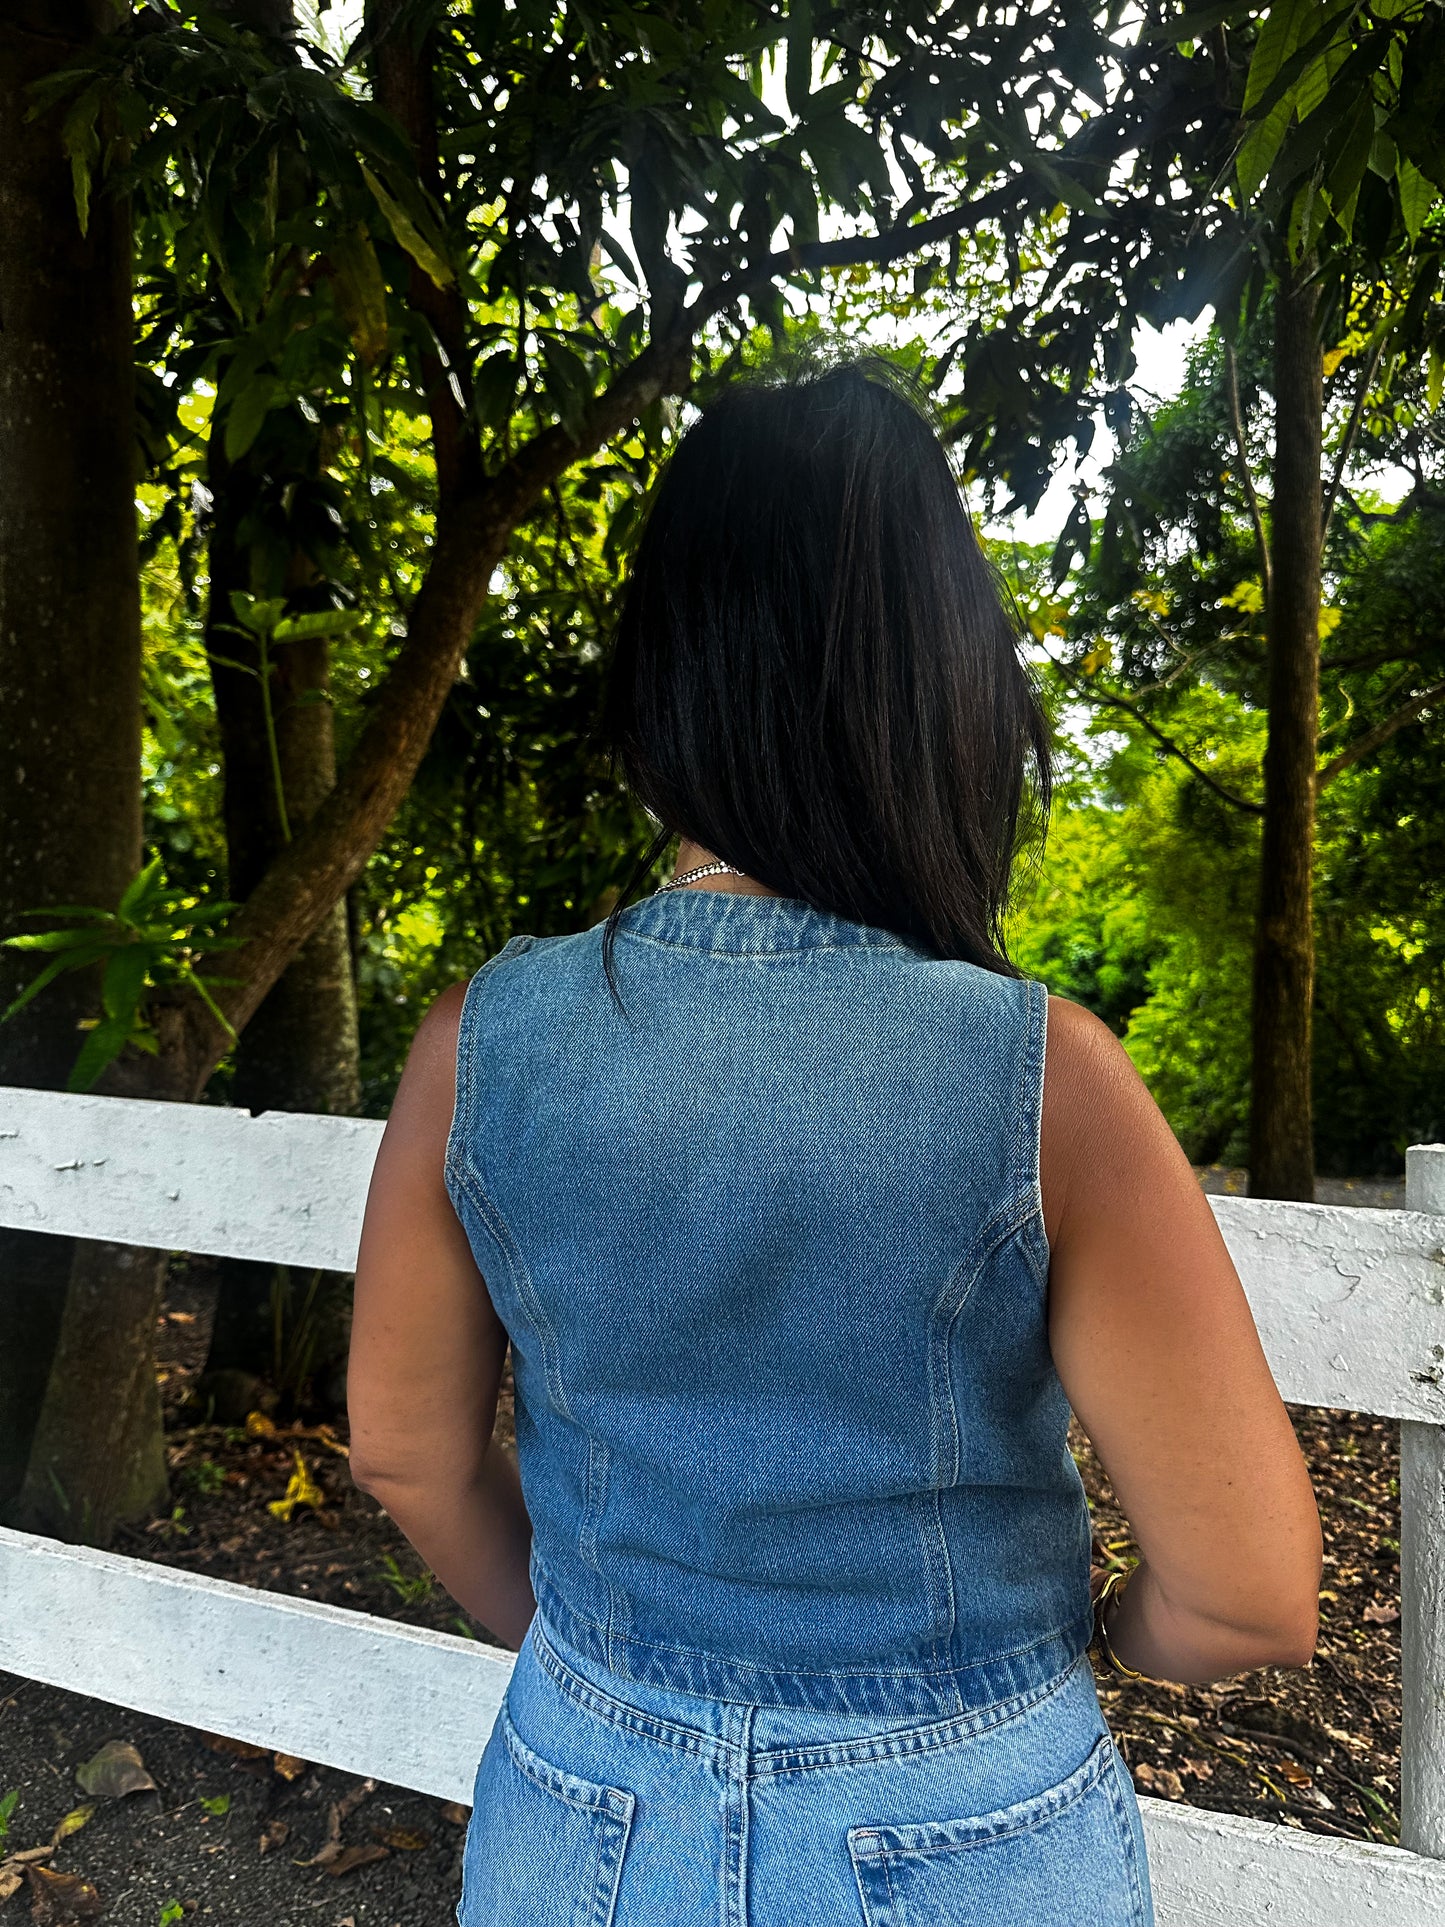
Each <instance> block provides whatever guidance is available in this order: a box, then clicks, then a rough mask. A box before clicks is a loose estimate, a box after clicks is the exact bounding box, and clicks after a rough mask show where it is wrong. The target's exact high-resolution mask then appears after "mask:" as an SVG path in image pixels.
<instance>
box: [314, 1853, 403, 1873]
mask: <svg viewBox="0 0 1445 1927" xmlns="http://www.w3.org/2000/svg"><path fill="white" fill-rule="evenodd" d="M389 1857H390V1856H389V1855H388V1853H387V1850H386V1848H385V1847H342V1848H341V1849H340V1851H339V1852H338V1853H337V1854H336V1855H335V1856H334V1857H333V1858H331V1859H327V1860H321V1859H320V1857H319V1856H318V1864H319V1865H320V1866H321V1867H322V1868H323V1869H324V1870H325V1871H326V1872H327V1873H329V1874H330V1875H331V1877H332V1879H333V1880H339V1879H340V1878H341V1876H342V1874H344V1873H350V1872H351V1871H352V1869H353V1868H354V1867H369V1866H370V1865H371V1863H372V1862H373V1861H374V1860H386V1859H388V1858H389Z"/></svg>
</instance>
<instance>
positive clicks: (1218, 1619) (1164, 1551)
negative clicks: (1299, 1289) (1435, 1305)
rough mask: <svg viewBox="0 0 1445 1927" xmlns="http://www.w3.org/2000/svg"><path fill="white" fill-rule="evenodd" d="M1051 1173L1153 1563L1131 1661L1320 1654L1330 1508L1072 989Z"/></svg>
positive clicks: (1055, 1331) (1123, 1617) (1076, 1343)
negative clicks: (1320, 1503)
mask: <svg viewBox="0 0 1445 1927" xmlns="http://www.w3.org/2000/svg"><path fill="white" fill-rule="evenodd" d="M1041 1181H1042V1188H1043V1196H1044V1226H1045V1230H1046V1233H1047V1235H1048V1239H1049V1244H1050V1249H1051V1252H1052V1261H1051V1265H1050V1271H1049V1338H1050V1343H1051V1345H1052V1348H1053V1355H1054V1361H1055V1364H1056V1366H1057V1369H1058V1373H1059V1377H1060V1379H1061V1380H1062V1382H1063V1386H1064V1390H1065V1391H1066V1392H1067V1393H1068V1396H1069V1402H1070V1403H1071V1405H1072V1406H1073V1408H1074V1411H1075V1412H1076V1413H1077V1415H1078V1418H1079V1421H1080V1423H1081V1424H1082V1426H1083V1428H1084V1430H1085V1431H1086V1432H1087V1433H1088V1435H1089V1438H1090V1440H1091V1441H1092V1443H1093V1445H1094V1447H1095V1449H1096V1450H1097V1452H1098V1455H1099V1458H1100V1459H1101V1461H1102V1462H1103V1464H1104V1467H1105V1469H1106V1470H1107V1472H1108V1474H1109V1477H1110V1480H1111V1481H1112V1483H1113V1486H1114V1490H1115V1492H1116V1493H1117V1494H1118V1497H1119V1502H1120V1504H1121V1505H1122V1506H1123V1508H1124V1511H1125V1513H1126V1515H1127V1516H1128V1519H1129V1522H1130V1524H1131V1526H1132V1527H1133V1530H1134V1535H1135V1538H1136V1540H1137V1543H1138V1545H1139V1548H1140V1551H1141V1553H1142V1555H1143V1561H1142V1564H1141V1566H1140V1568H1139V1570H1138V1571H1137V1572H1136V1573H1135V1574H1134V1576H1133V1578H1132V1579H1131V1580H1130V1582H1129V1585H1128V1588H1127V1590H1126V1591H1125V1594H1124V1596H1123V1598H1122V1600H1121V1601H1120V1603H1119V1605H1118V1608H1117V1610H1115V1611H1113V1612H1112V1613H1111V1617H1110V1639H1111V1642H1112V1644H1113V1646H1114V1648H1115V1650H1116V1651H1117V1653H1118V1655H1119V1658H1120V1659H1121V1660H1122V1661H1123V1662H1124V1663H1125V1664H1126V1665H1128V1666H1133V1667H1136V1668H1138V1670H1139V1671H1141V1672H1144V1673H1148V1674H1151V1675H1154V1676H1157V1677H1160V1678H1165V1679H1175V1680H1184V1681H1193V1682H1201V1681H1206V1680H1212V1679H1220V1678H1224V1677H1227V1676H1230V1675H1232V1674H1235V1673H1241V1672H1245V1671H1247V1670H1248V1669H1250V1668H1251V1667H1255V1666H1264V1665H1280V1666H1303V1665H1306V1664H1308V1662H1309V1660H1310V1657H1311V1655H1312V1654H1313V1652H1314V1647H1315V1639H1316V1633H1317V1625H1318V1611H1319V1583H1320V1565H1321V1544H1320V1526H1319V1514H1318V1512H1317V1510H1316V1507H1315V1500H1314V1493H1313V1491H1312V1490H1311V1487H1310V1481H1309V1475H1308V1472H1307V1471H1306V1468H1305V1464H1304V1460H1303V1457H1302V1455H1301V1453H1300V1449H1299V1445H1298V1443H1297V1442H1296V1439H1295V1436H1294V1429H1293V1427H1292V1425H1291V1424H1290V1420H1289V1415H1288V1413H1287V1412H1286V1410H1285V1408H1284V1405H1283V1403H1282V1402H1281V1399H1280V1396H1279V1393H1278V1392H1277V1390H1276V1389H1275V1385H1274V1380H1273V1379H1272V1377H1271V1376H1270V1371H1269V1366H1268V1364H1267V1363H1266V1361H1265V1357H1264V1352H1263V1349H1262V1347H1261V1345H1260V1342H1259V1336H1258V1333H1257V1332H1256V1330H1255V1325H1254V1319H1253V1317H1252V1315H1251V1313H1250V1309H1249V1304H1248V1301H1247V1300H1246V1298H1245V1295H1244V1289H1243V1287H1242V1286H1241V1284H1240V1282H1239V1275H1238V1273H1237V1272H1236V1271H1235V1268H1234V1265H1233V1262H1232V1261H1231V1259H1230V1256H1229V1253H1228V1251H1227V1249H1226V1247H1225V1244H1224V1240H1223V1238H1222V1236H1221V1235H1220V1232H1219V1227H1218V1225H1217V1223H1216V1222H1215V1217H1214V1213H1213V1211H1212V1209H1211V1208H1210V1205H1209V1202H1208V1200H1207V1198H1206V1197H1205V1195H1204V1193H1203V1192H1202V1191H1201V1190H1200V1187H1199V1182H1198V1179H1197V1178H1196V1177H1195V1175H1194V1172H1193V1171H1192V1170H1191V1168H1190V1165H1189V1162H1188V1160H1187V1159H1186V1157H1185V1155H1184V1152H1183V1150H1182V1149H1181V1148H1180V1146H1179V1143H1178V1141H1177V1139H1176V1138H1175V1136H1174V1134H1173V1132H1172V1131H1171V1130H1170V1128H1169V1126H1168V1124H1167V1122H1166V1121H1165V1119H1164V1117H1163V1115H1162V1114H1161V1112H1160V1110H1159V1108H1158V1106H1157V1105H1156V1104H1155V1102H1154V1100H1153V1099H1152V1098H1151V1097H1150V1095H1149V1093H1148V1090H1147V1089H1146V1087H1145V1085H1144V1082H1143V1080H1142V1079H1141V1078H1140V1076H1139V1074H1138V1072H1137V1071H1136V1070H1135V1068H1134V1066H1133V1064H1132V1063H1131V1062H1130V1060H1129V1058H1128V1056H1127V1054H1126V1053H1125V1051H1124V1049H1123V1046H1122V1045H1121V1044H1120V1043H1119V1042H1118V1040H1117V1039H1116V1038H1115V1037H1114V1035H1113V1033H1112V1032H1111V1031H1110V1030H1109V1029H1108V1027H1107V1026H1106V1025H1105V1024H1103V1023H1101V1022H1100V1021H1099V1020H1098V1019H1097V1018H1096V1017H1094V1016H1093V1015H1092V1014H1091V1013H1090V1012H1088V1011H1086V1010H1084V1009H1083V1008H1082V1007H1081V1006H1079V1005H1077V1004H1073V1003H1070V1002H1068V1001H1067V1000H1066V999H1064V998H1060V997H1051V998H1050V999H1049V1009H1048V1050H1047V1067H1046V1070H1045V1076H1044V1110H1043V1143H1042V1155H1041Z"/></svg>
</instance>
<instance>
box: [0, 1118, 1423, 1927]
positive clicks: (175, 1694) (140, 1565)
mask: <svg viewBox="0 0 1445 1927" xmlns="http://www.w3.org/2000/svg"><path fill="white" fill-rule="evenodd" d="M380 1135H381V1126H380V1124H377V1123H373V1122H369V1121H359V1120H355V1119H343V1118H328V1117H305V1116H297V1115H289V1114H286V1113H281V1112H273V1113H268V1114H266V1115H263V1116H261V1117H257V1118H253V1117H252V1116H251V1115H250V1114H249V1113H248V1112H244V1111H231V1110H223V1109H219V1108H214V1107H210V1106H193V1105H185V1106H181V1105H170V1104H151V1103H141V1102H136V1101H133V1100H128V1099H119V1098H96V1097H75V1096H65V1095H57V1094H54V1093H50V1092H40V1091H29V1090H16V1089H12V1088H9V1087H0V1224H5V1225H15V1226H21V1227H25V1228H29V1229H34V1230H39V1231H48V1232H53V1233H58V1234H70V1235H73V1236H76V1237H82V1238H103V1239H109V1240H113V1241H116V1242H119V1243H125V1244H136V1245H146V1246H152V1247H158V1248H160V1249H162V1250H174V1251H190V1252H202V1253H210V1254H215V1255H219V1256H236V1257H245V1258H260V1259H268V1260H273V1261H276V1262H280V1263H287V1264H294V1265H306V1266H324V1267H326V1268H327V1269H331V1270H339V1271H348V1270H350V1269H352V1268H353V1266H354V1264H355V1259H356V1249H357V1242H358V1238H359V1234H360V1229H361V1217H362V1211H363V1207H364V1204H365V1199H366V1188H367V1183H368V1181H369V1178H370V1174H371V1166H372V1162H373V1159H374V1158H375V1155H376V1147H377V1143H378V1141H379V1139H380ZM1406 1197H1407V1204H1408V1206H1409V1209H1407V1210H1404V1211H1373V1210H1357V1209H1344V1208H1339V1207H1335V1206H1326V1205H1311V1204H1274V1203H1266V1202H1263V1201H1256V1200H1251V1199H1244V1198H1223V1197H1217V1198H1213V1199H1211V1203H1212V1205H1213V1207H1214V1211H1215V1214H1216V1216H1217V1218H1218V1220H1219V1223H1220V1226H1221V1228H1222V1229H1223V1231H1224V1235H1225V1238H1226V1240H1227V1242H1228V1245H1229V1249H1230V1252H1231V1254H1232V1255H1233V1258H1234V1261H1235V1264H1236V1265H1237V1266H1238V1268H1239V1272H1240V1276H1241V1277H1242V1278H1243V1280H1244V1284H1245V1288H1246V1290H1247V1291H1248V1293H1249V1298H1250V1303H1251V1304H1252V1306H1253V1308H1254V1314H1255V1318H1256V1320H1257V1321H1258V1324H1259V1328H1260V1332H1261V1335H1262V1337H1263V1339H1264V1344H1265V1348H1266V1350H1267V1352H1268V1354H1269V1359H1270V1364H1271V1366H1272V1368H1273V1370H1274V1374H1275V1378H1276V1380H1277V1382H1278V1384H1279V1388H1280V1391H1281V1392H1282V1393H1283V1395H1284V1397H1285V1398H1287V1399H1290V1400H1294V1401H1297V1402H1298V1403H1300V1404H1305V1405H1322V1406H1333V1407H1336V1408H1339V1409H1344V1410H1349V1411H1359V1412H1371V1413H1376V1414H1378V1415H1380V1416H1382V1417H1388V1418H1395V1419H1398V1420H1400V1421H1401V1455H1402V1456H1401V1476H1400V1497H1401V1510H1402V1524H1401V1581H1402V1612H1403V1625H1402V1634H1403V1642H1404V1685H1405V1698H1404V1731H1403V1773H1402V1781H1403V1785H1402V1804H1403V1813H1402V1833H1403V1838H1404V1842H1405V1845H1404V1847H1398V1848H1397V1847H1381V1846H1373V1845H1368V1844H1365V1843H1363V1842H1355V1841H1349V1840H1340V1839H1334V1838H1327V1837H1325V1836H1322V1835H1318V1834H1306V1833H1302V1832H1299V1831H1296V1830H1294V1829H1291V1828H1288V1827H1284V1826H1272V1825H1269V1824H1267V1823H1265V1822H1261V1821H1257V1820H1246V1819H1241V1818H1236V1817H1234V1816H1232V1815H1228V1814H1216V1813H1206V1812H1202V1811H1198V1810H1196V1809H1194V1808H1190V1807H1186V1806H1180V1805H1176V1804H1172V1803H1170V1802H1166V1801H1160V1800H1147V1799H1146V1800H1145V1801H1144V1802H1143V1803H1142V1804H1143V1808H1144V1817H1145V1827H1146V1830H1147V1833H1148V1839H1149V1853H1150V1863H1151V1867H1152V1870H1153V1876H1154V1886H1155V1893H1156V1900H1157V1907H1158V1917H1159V1922H1160V1927H1266V1923H1267V1924H1268V1927H1365V1923H1372V1927H1442V1924H1445V1146H1440V1145H1421V1146H1416V1147H1414V1148H1413V1149H1412V1150H1411V1151H1410V1153H1409V1156H1408V1164H1407V1180H1406ZM0 1370H3V1361H0ZM511 1663H512V1662H511V1657H510V1655H508V1654H505V1653H498V1652H495V1651H492V1650H491V1649H489V1648H487V1647H485V1646H481V1645H479V1644H477V1643H476V1642H475V1641H472V1640H466V1639H461V1638H454V1637H452V1636H451V1635H449V1634H445V1633H431V1632H421V1631H418V1630H416V1629H414V1628H411V1627H406V1626H398V1625H395V1624H393V1623H391V1622H389V1621H387V1620H382V1619H375V1618H372V1617H370V1616H368V1615H367V1614H364V1613H358V1612H349V1611H346V1610H344V1609H342V1608H340V1607H337V1606H325V1605H318V1604H315V1603H313V1602H309V1601H305V1600H299V1599H290V1598H282V1597H280V1596H278V1595H276V1594H272V1593H266V1592H261V1591H258V1590H255V1589H253V1588H250V1587H246V1586H237V1585H231V1584H228V1583H225V1582H223V1581H220V1580H215V1579H205V1578H200V1577H197V1576H196V1575H194V1574H191V1573H185V1572H180V1571H176V1570H173V1569H171V1568H168V1567H165V1566H158V1565H153V1564H151V1563H149V1562H147V1561H142V1560H134V1559H125V1558H120V1557H118V1556H116V1555H115V1554H112V1553H105V1552H95V1551H91V1550H88V1549H85V1548H81V1547H74V1546H68V1545H63V1544H61V1543H59V1542H57V1541H55V1540H51V1539H42V1538H37V1537H32V1536H29V1535H26V1534H22V1533H18V1532H12V1531H9V1530H6V1529H0V1671H6V1672H10V1673H17V1674H20V1675H22V1676H23V1677H25V1678H28V1679H35V1680H43V1681H45V1682H47V1683H48V1684H50V1685H53V1686H60V1687H65V1688H68V1689H69V1690H70V1691H72V1692H78V1693H85V1694H88V1695H90V1696H92V1697H93V1698H97V1699H101V1700H106V1701H108V1702H110V1703H111V1704H113V1705H117V1706H127V1707H132V1708H135V1709H136V1710H138V1711H141V1712H145V1713H151V1714H156V1715H159V1716H160V1717H162V1718H164V1719H170V1720H179V1721H183V1722H185V1723H187V1724H189V1725H195V1726H199V1727H203V1728H205V1729H206V1730H208V1731H211V1732H221V1733H225V1734H228V1735H230V1736H232V1737H233V1738H236V1739H242V1740H249V1741H251V1742H253V1743H255V1744H259V1745H264V1746H266V1747H268V1748H275V1749H278V1750H280V1751H282V1752H286V1753H293V1754H296V1755H299V1756H300V1757H301V1758H303V1759H308V1760H316V1761H320V1762H323V1763H325V1764H326V1765H329V1766H334V1767H340V1768H342V1769H344V1770H345V1771H347V1772H350V1773H357V1774H364V1775H368V1776H370V1777H372V1778H375V1779H378V1780H384V1781H388V1782H391V1783H392V1784H394V1785H400V1786H407V1787H414V1788H416V1789H417V1790H418V1791H420V1792H423V1793H430V1794H435V1795H438V1796H440V1797H442V1798H445V1799H452V1800H460V1801H463V1802H467V1801H469V1800H470V1798H471V1787H472V1776H473V1773H474V1771H475V1767H476V1762H477V1759H478V1757H479V1755H480V1753H481V1749H482V1746H483V1743H484V1742H485V1739H486V1736H487V1733H488V1732H489V1730H490V1728H491V1723H492V1719H493V1717H494V1715H495V1713H496V1710H497V1707H498V1706H499V1704H500V1703H501V1698H502V1694H503V1692H504V1691H505V1688H506V1683H507V1677H508V1673H509V1670H510V1667H511Z"/></svg>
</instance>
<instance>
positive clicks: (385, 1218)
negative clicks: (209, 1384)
mask: <svg viewBox="0 0 1445 1927" xmlns="http://www.w3.org/2000/svg"><path fill="white" fill-rule="evenodd" d="M465 994H466V985H465V984H456V985H454V986H453V987H452V989H450V990H448V991H446V992H445V993H444V994H443V995H442V996H441V997H439V998H438V999H437V1001H436V1002H435V1003H434V1004H433V1005H432V1007H431V1009H430V1010H429V1011H428V1012H427V1014H426V1016H425V1017H424V1018H423V1019H422V1021H421V1024H420V1025H419V1026H418V1029H417V1033H416V1037H415V1039H414V1040H413V1043H412V1047H411V1052H410V1054H409V1056H408V1058H407V1062H406V1069H405V1070H404V1071H403V1073H402V1078H401V1083H400V1084H399V1085H398V1087H397V1093H396V1101H395V1103H394V1104H393V1105H392V1108H391V1115H390V1117H389V1118H388V1120H387V1125H386V1130H385V1132H384V1133H383V1135H382V1140H381V1148H380V1150H379V1152H378V1153H377V1159H376V1167H375V1169H374V1171H373V1172H372V1177H371V1189H370V1191H369V1192H368V1194H367V1200H366V1216H365V1219H364V1222H363V1225H362V1232H361V1250H360V1253H359V1256H358V1258H357V1265H356V1304H355V1311H354V1313H353V1317H352V1326H351V1356H350V1363H349V1366H348V1369H347V1404H348V1406H349V1408H350V1418H351V1476H352V1479H353V1481H354V1482H355V1483H356V1484H357V1485H358V1486H360V1488H361V1489H362V1491H363V1492H369V1493H371V1495H372V1496H373V1497H374V1498H376V1499H379V1500H380V1501H381V1503H382V1505H383V1506H385V1508H386V1510H387V1512H388V1513H390V1515H391V1517H392V1518H393V1519H394V1520H395V1521H396V1523H397V1525H398V1526H400V1528H401V1530H402V1531H403V1532H404V1533H405V1534H406V1536H407V1538H408V1539H409V1540H410V1541H411V1543H412V1545H413V1546H415V1547H416V1549H417V1552H418V1553H419V1554H420V1555H421V1557H422V1559H423V1560H425V1562H426V1564H427V1565H428V1566H429V1567H430V1568H431V1570H432V1571H433V1572H434V1573H435V1574H436V1575H437V1577H438V1578H439V1579H440V1580H441V1582H442V1584H443V1585H444V1586H445V1587H446V1588H447V1590H448V1592H450V1593H451V1595H452V1597H453V1598H454V1599H455V1600H457V1601H458V1603H459V1604H460V1605H462V1606H464V1607H465V1608H466V1610H467V1611H468V1612H469V1613H471V1614H472V1616H473V1617H474V1618H476V1619H478V1620H480V1621H481V1623H482V1625H484V1626H485V1627H486V1628H487V1630H488V1631H489V1632H491V1633H493V1634H494V1635H495V1636H496V1637H497V1638H499V1639H501V1640H503V1641H505V1642H506V1644H508V1645H509V1646H511V1647H512V1648H513V1649H514V1650H516V1649H517V1648H518V1647H520V1645H521V1643H522V1639H523V1637H524V1635H525V1633H526V1630H527V1627H528V1625H529V1623H530V1622H531V1618H532V1614H533V1612H534V1610H535V1602H534V1600H533V1598H532V1588H531V1583H530V1580H529V1577H528V1562H529V1557H530V1552H531V1543H532V1528H531V1523H530V1521H529V1520H528V1518H527V1512H526V1507H525V1506H524V1504H523V1502H522V1489H521V1483H520V1480H519V1478H518V1475H517V1467H516V1462H515V1460H514V1459H513V1458H512V1456H511V1455H510V1454H509V1453H507V1452H504V1451H503V1450H502V1448H501V1447H500V1446H499V1445H498V1444H497V1443H496V1442H495V1441H494V1439H493V1437H492V1428H493V1424H494V1422H495V1419H496V1412H497V1392H498V1389H499V1386H500V1384H501V1377H502V1365H503V1361H504V1359H505V1357H506V1351H507V1334H506V1332H505V1331H504V1330H503V1328H502V1324H501V1321H500V1320H499V1319H498V1317H497V1314H496V1312H495V1311H494V1310H493V1308H492V1302H491V1299H490V1298H489V1297H488V1295H487V1287H486V1282H485V1280H484V1279H483V1277H482V1275H481V1273H480V1272H479V1271H478V1269H477V1266H476V1261H475V1259H474V1258H473V1257H472V1252H471V1247H470V1245H469V1244H468V1242H467V1236H466V1232H465V1231H464V1230H463V1228H462V1225H461V1222H460V1220H459V1219H458V1217H457V1214H456V1212H455V1210H454V1209H453V1208H452V1202H451V1199H450V1197H449V1196H448V1195H447V1190H446V1184H445V1181H444V1168H445V1159H446V1144H447V1137H448V1134H449V1133H450V1130H451V1121H452V1110H453V1106H454V1103H455V1097H456V1057H457V1033H458V1030H459V1027H460V1024H461V1010H462V999H463V997H464V996H465Z"/></svg>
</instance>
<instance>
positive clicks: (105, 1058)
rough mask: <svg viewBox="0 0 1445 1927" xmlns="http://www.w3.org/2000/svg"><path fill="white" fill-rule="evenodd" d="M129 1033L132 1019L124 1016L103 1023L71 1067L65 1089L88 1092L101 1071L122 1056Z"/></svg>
mask: <svg viewBox="0 0 1445 1927" xmlns="http://www.w3.org/2000/svg"><path fill="white" fill-rule="evenodd" d="M130 1034H131V1024H130V1020H129V1019H128V1018H125V1017H108V1018H106V1020H105V1022H104V1023H101V1024H97V1025H96V1027H95V1029H94V1030H92V1031H91V1032H89V1034H88V1035H87V1037H86V1040H85V1042H84V1044H82V1045H81V1048H80V1055H79V1056H78V1057H77V1058H76V1060H75V1063H74V1064H73V1066H72V1067H71V1072H70V1076H69V1077H68V1078H67V1079H66V1084H65V1088H66V1089H67V1090H68V1091H88V1090H89V1089H90V1088H91V1086H92V1085H93V1084H94V1083H95V1080H96V1079H97V1078H98V1077H99V1076H100V1074H101V1072H102V1071H103V1070H106V1069H107V1068H108V1067H109V1066H110V1065H111V1064H113V1063H114V1062H115V1060H116V1058H117V1057H119V1056H120V1054H121V1052H122V1051H123V1050H124V1049H125V1047H126V1045H127V1044H128V1043H129V1042H130Z"/></svg>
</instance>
